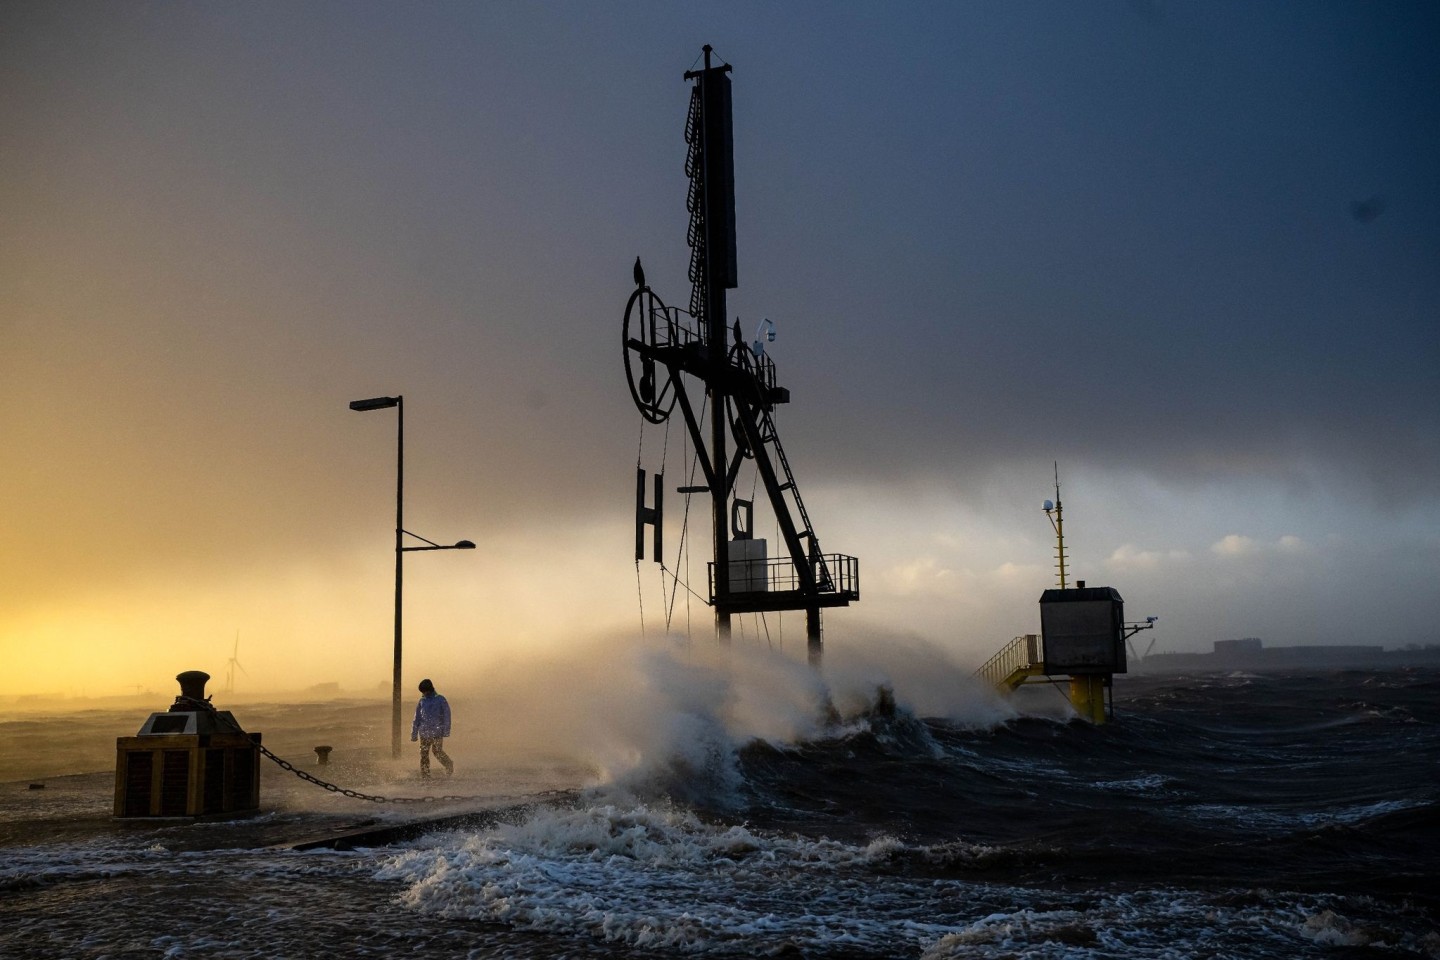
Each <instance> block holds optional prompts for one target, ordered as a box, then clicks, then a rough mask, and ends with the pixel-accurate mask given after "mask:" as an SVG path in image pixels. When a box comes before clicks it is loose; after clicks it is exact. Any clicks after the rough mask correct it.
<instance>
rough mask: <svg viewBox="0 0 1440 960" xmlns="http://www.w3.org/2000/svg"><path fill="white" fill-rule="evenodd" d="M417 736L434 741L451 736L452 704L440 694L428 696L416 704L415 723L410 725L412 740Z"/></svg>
mask: <svg viewBox="0 0 1440 960" xmlns="http://www.w3.org/2000/svg"><path fill="white" fill-rule="evenodd" d="M416 736H421V737H424V738H425V739H427V740H433V739H435V738H436V737H448V736H450V704H449V702H448V701H446V699H445V698H444V697H442V696H440V694H438V693H431V694H427V695H425V696H423V697H421V698H420V702H419V703H417V704H415V722H414V723H412V724H411V725H410V739H411V740H414V739H415V738H416Z"/></svg>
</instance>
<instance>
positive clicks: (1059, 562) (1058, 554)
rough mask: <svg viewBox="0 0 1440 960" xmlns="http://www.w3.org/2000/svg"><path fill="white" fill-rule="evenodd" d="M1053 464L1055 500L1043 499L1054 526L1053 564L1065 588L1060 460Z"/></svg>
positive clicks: (1063, 518) (1046, 512) (1063, 521)
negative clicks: (1052, 501)
mask: <svg viewBox="0 0 1440 960" xmlns="http://www.w3.org/2000/svg"><path fill="white" fill-rule="evenodd" d="M1052 462H1053V463H1054V464H1055V502H1054V503H1051V502H1050V501H1049V500H1046V501H1045V506H1044V510H1045V516H1047V517H1049V518H1050V526H1052V527H1054V528H1055V566H1056V568H1057V569H1058V570H1059V571H1060V589H1061V590H1064V589H1065V583H1066V581H1065V511H1064V508H1063V507H1061V505H1060V462H1059V461H1058V460H1056V461H1052Z"/></svg>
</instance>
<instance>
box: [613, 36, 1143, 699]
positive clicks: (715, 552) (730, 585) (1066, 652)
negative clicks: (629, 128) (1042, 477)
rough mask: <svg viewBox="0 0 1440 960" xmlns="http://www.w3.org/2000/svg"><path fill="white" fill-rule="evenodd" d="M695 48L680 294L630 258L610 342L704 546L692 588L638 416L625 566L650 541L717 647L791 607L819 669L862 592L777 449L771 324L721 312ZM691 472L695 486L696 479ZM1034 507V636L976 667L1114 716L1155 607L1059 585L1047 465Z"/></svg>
mask: <svg viewBox="0 0 1440 960" xmlns="http://www.w3.org/2000/svg"><path fill="white" fill-rule="evenodd" d="M703 56H704V65H703V67H702V68H701V69H698V70H691V71H688V72H686V73H685V74H684V79H685V80H686V81H687V82H689V83H690V84H692V86H691V94H690V109H689V113H688V115H687V116H686V120H685V144H686V147H687V154H686V158H685V173H686V176H687V177H688V179H689V193H688V196H687V198H686V209H687V211H688V212H689V215H690V223H689V229H688V231H687V235H686V240H687V243H688V245H689V247H690V270H689V280H690V299H689V303H688V304H687V306H685V307H678V306H671V305H668V304H666V303H665V302H664V301H663V300H662V299H661V298H660V296H659V294H657V293H656V291H655V289H654V288H653V287H652V286H651V285H650V283H649V282H648V281H647V279H646V276H645V269H644V266H643V264H642V262H641V259H640V258H639V257H637V258H636V260H635V265H634V275H633V278H634V282H635V287H634V290H633V291H632V292H631V294H630V298H629V300H628V301H627V302H626V304H625V316H624V322H623V326H622V343H623V347H624V358H625V377H626V380H627V381H628V383H629V386H630V394H631V397H632V398H633V399H634V401H635V406H636V408H637V409H638V410H639V412H640V415H641V417H642V418H643V420H644V421H645V422H647V423H649V424H654V425H665V424H667V423H668V421H669V419H670V417H671V415H672V414H673V413H674V411H675V410H677V409H678V410H679V411H680V416H681V419H682V420H683V422H684V425H685V430H686V433H687V436H688V440H689V446H690V449H691V450H692V451H693V452H692V460H691V463H689V464H687V467H688V476H687V482H685V483H683V484H679V485H676V486H675V488H674V490H675V492H676V493H678V494H680V495H681V496H683V497H684V498H685V500H684V502H683V506H682V508H681V510H682V512H683V516H684V522H685V526H684V527H683V528H682V533H681V543H682V548H683V545H684V544H685V543H686V542H687V537H688V521H689V517H690V507H691V497H693V496H700V497H703V498H704V502H705V503H706V505H707V506H708V508H709V509H708V513H709V520H710V528H711V531H710V532H711V536H710V541H711V548H712V555H711V558H710V560H709V561H708V563H707V577H706V580H707V583H706V587H705V592H704V593H703V595H702V594H701V593H700V591H699V590H697V589H696V588H694V587H693V586H691V585H690V584H689V583H688V582H682V576H681V573H680V562H679V560H678V559H677V561H676V562H675V566H674V567H671V566H669V565H668V564H667V557H666V554H665V542H664V525H665V512H666V508H665V496H666V494H667V492H669V491H668V488H667V483H666V479H665V457H666V456H667V454H668V446H667V445H662V452H661V454H660V462H659V464H655V463H653V462H652V463H650V464H649V465H648V467H647V464H646V462H645V459H644V453H645V447H644V433H643V426H642V435H641V443H640V450H639V452H638V453H637V456H636V464H635V563H636V575H637V579H638V578H639V567H640V563H641V562H642V561H643V560H645V559H646V547H647V541H648V542H649V552H650V559H651V560H652V561H653V562H654V563H656V564H659V565H660V567H661V570H662V575H663V576H664V577H666V578H667V580H668V582H669V604H670V605H671V606H672V607H673V601H674V597H675V596H676V595H677V594H678V592H679V590H680V589H682V588H683V589H685V590H687V591H688V592H689V593H690V594H692V595H695V596H698V597H700V598H701V599H703V600H704V602H705V603H706V604H707V605H708V606H710V607H711V608H713V610H714V615H715V633H716V636H717V638H718V640H719V641H720V642H721V643H722V644H725V643H728V642H729V640H730V634H731V618H732V617H733V616H735V615H737V614H745V613H755V614H760V615H762V616H763V615H764V614H766V613H770V612H782V611H804V613H805V635H806V646H807V653H808V658H809V661H810V663H811V664H812V665H813V666H817V667H818V666H819V665H820V664H821V662H822V659H823V655H824V640H823V625H822V618H821V615H822V612H823V611H824V610H826V609H829V608H832V607H844V606H848V605H849V604H851V603H854V602H856V601H858V600H859V599H860V564H859V561H858V560H857V559H856V558H855V557H853V556H850V555H848V554H841V553H826V552H824V551H823V550H822V549H821V548H820V539H819V536H818V534H817V532H816V529H815V525H814V523H813V522H812V520H811V516H810V513H809V511H808V510H806V508H805V502H804V500H803V499H802V498H801V496H800V488H799V485H798V482H797V479H796V476H795V472H794V470H793V469H792V467H791V464H790V459H789V458H788V457H787V456H786V454H785V448H784V447H783V446H782V445H781V442H780V434H779V431H778V429H777V428H776V422H775V412H776V409H777V408H778V407H779V406H780V405H781V404H785V403H788V402H789V401H790V392H789V390H787V389H785V388H784V387H782V386H780V384H779V382H778V379H777V375H776V369H775V363H774V361H773V360H772V359H771V357H770V356H769V354H768V353H767V352H766V344H767V343H769V342H773V340H774V338H775V329H774V325H773V324H772V323H771V322H770V321H769V320H768V319H767V320H764V321H762V322H761V323H760V324H759V326H758V327H757V329H756V331H755V335H754V338H753V339H752V340H750V341H747V340H746V337H745V335H744V332H743V331H742V328H741V325H740V321H739V319H738V318H737V319H735V320H734V321H733V323H732V322H731V321H730V319H729V317H728V315H727V312H726V303H725V298H726V291H727V290H731V289H734V288H735V287H736V286H737V285H738V276H737V269H736V238H735V161H734V149H733V142H734V138H733V118H732V113H731V92H730V72H731V67H730V65H729V64H725V63H718V64H717V63H715V62H714V51H713V50H712V49H711V47H709V46H706V47H705V48H704V50H703ZM666 439H667V440H668V430H667V432H666ZM653 456H654V455H653V454H652V458H653ZM742 471H745V475H744V476H743V477H742ZM697 474H698V479H700V480H703V482H696V480H697V476H696V475H697ZM752 478H753V479H752ZM746 480H748V481H749V482H748V484H747V483H746ZM647 481H648V482H647ZM747 486H748V487H749V489H748V490H747V489H746V487H747ZM742 493H743V494H746V495H742ZM765 506H768V512H769V513H770V514H771V515H772V516H773V520H774V525H773V527H774V530H775V539H776V541H777V543H776V544H775V546H774V549H773V553H772V548H771V543H770V539H769V538H767V537H761V536H757V531H758V529H759V528H758V527H757V526H756V511H757V507H765ZM1044 509H1045V513H1046V515H1047V516H1048V517H1050V521H1051V523H1052V525H1053V526H1054V528H1055V534H1056V539H1057V548H1056V561H1057V570H1058V574H1059V576H1058V584H1057V586H1056V587H1055V588H1054V589H1049V590H1046V591H1045V592H1044V594H1043V595H1042V596H1041V598H1040V633H1039V634H1026V635H1023V636H1019V637H1016V638H1014V639H1013V640H1011V641H1010V642H1009V643H1007V644H1006V645H1005V646H1004V647H1003V648H1002V649H1001V650H1000V651H999V652H998V653H996V654H995V656H994V657H992V658H991V659H990V660H989V661H987V662H986V663H985V664H984V665H983V666H982V667H981V668H980V670H979V671H978V672H977V673H978V676H980V677H982V678H983V679H984V680H986V681H987V682H989V683H991V684H993V685H994V686H995V687H996V688H997V689H999V690H1001V691H1002V692H1011V691H1014V690H1016V689H1018V688H1019V687H1020V686H1021V685H1023V684H1026V683H1037V682H1048V683H1057V684H1064V685H1066V690H1067V695H1068V698H1069V700H1070V702H1071V704H1072V705H1073V706H1074V707H1075V710H1076V712H1077V713H1079V715H1080V716H1082V717H1084V718H1086V719H1088V720H1090V721H1092V722H1094V723H1104V722H1105V721H1106V720H1107V719H1109V718H1110V717H1111V716H1112V715H1113V686H1114V677H1115V675H1116V674H1119V673H1125V672H1126V670H1127V664H1126V656H1125V649H1126V642H1127V640H1128V639H1129V638H1130V637H1131V636H1133V635H1134V634H1135V633H1136V632H1137V631H1139V630H1145V629H1149V628H1151V627H1153V626H1154V624H1155V618H1154V617H1150V618H1149V619H1148V620H1146V621H1144V622H1141V623H1128V624H1127V623H1126V621H1125V604H1124V600H1123V599H1122V598H1121V596H1120V593H1119V591H1117V590H1116V589H1115V588H1114V587H1108V586H1106V587H1092V586H1087V585H1086V583H1085V581H1083V580H1079V581H1076V582H1074V583H1073V584H1072V583H1071V582H1070V581H1069V578H1068V575H1067V569H1066V554H1065V529H1064V510H1063V507H1062V505H1061V503H1060V482H1059V468H1058V466H1057V468H1056V478H1055V500H1054V501H1053V502H1051V501H1046V503H1045V508H1044ZM642 622H643V610H642ZM765 629H766V630H767V631H768V629H769V628H768V625H767V626H766V628H765Z"/></svg>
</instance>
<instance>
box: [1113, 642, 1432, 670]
mask: <svg viewBox="0 0 1440 960" xmlns="http://www.w3.org/2000/svg"><path fill="white" fill-rule="evenodd" d="M1405 666H1437V667H1440V646H1435V645H1427V646H1424V647H1417V646H1414V645H1411V646H1410V647H1407V648H1406V649H1404V650H1386V649H1385V648H1384V647H1382V646H1378V645H1376V646H1370V645H1363V646H1362V645H1359V644H1343V645H1334V646H1321V645H1319V644H1316V645H1310V646H1298V647H1267V646H1265V644H1264V643H1263V642H1262V641H1261V640H1260V638H1259V637H1241V638H1239V639H1236V640H1216V641H1215V644H1214V651H1213V652H1211V653H1154V654H1151V655H1150V656H1148V657H1145V658H1144V659H1142V660H1138V661H1133V662H1132V663H1131V664H1130V670H1131V672H1132V673H1194V672H1207V671H1216V670H1256V671H1262V670H1296V669H1302V670H1343V669H1364V668H1393V667H1405Z"/></svg>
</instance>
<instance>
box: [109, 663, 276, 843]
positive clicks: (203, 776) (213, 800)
mask: <svg viewBox="0 0 1440 960" xmlns="http://www.w3.org/2000/svg"><path fill="white" fill-rule="evenodd" d="M175 679H176V680H178V681H179V682H180V696H178V697H176V698H175V702H174V703H173V704H171V705H170V709H169V710H166V711H163V712H160V713H152V714H150V718H149V719H148V720H146V721H145V725H144V726H142V727H141V728H140V732H139V733H138V734H136V735H135V736H133V737H117V738H116V740H115V753H116V760H115V816H117V817H200V816H214V815H220V814H240V813H245V812H247V811H251V810H255V809H258V808H259V806H260V734H258V733H246V732H245V731H244V730H242V729H240V724H239V723H237V722H236V720H235V717H234V716H233V715H232V714H231V713H230V711H228V710H216V709H215V708H214V707H213V706H211V704H210V701H209V699H208V698H207V697H206V696H205V683H206V681H208V680H209V679H210V675H209V674H208V673H205V672H204V671H201V670H187V671H186V672H184V673H182V674H180V675H179V676H177V677H176V678H175Z"/></svg>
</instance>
